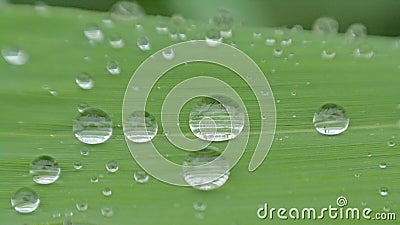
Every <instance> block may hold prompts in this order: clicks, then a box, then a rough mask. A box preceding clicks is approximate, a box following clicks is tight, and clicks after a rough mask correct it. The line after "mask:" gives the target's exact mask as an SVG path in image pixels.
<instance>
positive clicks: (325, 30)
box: [313, 17, 339, 35]
mask: <svg viewBox="0 0 400 225" xmlns="http://www.w3.org/2000/svg"><path fill="white" fill-rule="evenodd" d="M338 29H339V23H338V22H337V21H336V20H335V19H333V18H330V17H321V18H318V19H317V20H315V22H314V24H313V31H314V32H315V33H317V34H321V35H332V34H337V32H338Z"/></svg>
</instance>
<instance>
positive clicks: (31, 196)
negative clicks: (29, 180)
mask: <svg viewBox="0 0 400 225" xmlns="http://www.w3.org/2000/svg"><path fill="white" fill-rule="evenodd" d="M39 203H40V199H39V196H38V195H37V194H36V192H35V191H34V190H33V189H31V188H28V187H23V188H20V189H18V190H17V191H16V192H15V193H14V195H13V196H12V197H11V205H12V207H13V208H14V209H15V211H17V212H19V213H31V212H33V211H35V210H36V209H37V208H38V207H39Z"/></svg>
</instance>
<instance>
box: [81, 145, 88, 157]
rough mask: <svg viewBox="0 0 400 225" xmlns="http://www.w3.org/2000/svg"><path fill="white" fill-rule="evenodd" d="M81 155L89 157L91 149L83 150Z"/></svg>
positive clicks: (85, 148)
mask: <svg viewBox="0 0 400 225" xmlns="http://www.w3.org/2000/svg"><path fill="white" fill-rule="evenodd" d="M80 152H81V155H82V156H88V155H89V149H88V148H87V147H83V148H81V151H80Z"/></svg>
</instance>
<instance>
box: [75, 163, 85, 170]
mask: <svg viewBox="0 0 400 225" xmlns="http://www.w3.org/2000/svg"><path fill="white" fill-rule="evenodd" d="M82 167H83V166H82V163H81V162H80V161H75V162H74V169H75V170H80V169H82Z"/></svg>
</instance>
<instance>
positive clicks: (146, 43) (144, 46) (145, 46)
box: [136, 36, 151, 52]
mask: <svg viewBox="0 0 400 225" xmlns="http://www.w3.org/2000/svg"><path fill="white" fill-rule="evenodd" d="M136 44H137V46H138V48H139V49H140V50H142V51H144V52H145V51H149V50H150V49H151V45H150V40H149V38H148V37H146V36H140V37H138V38H137V42H136Z"/></svg>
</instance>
